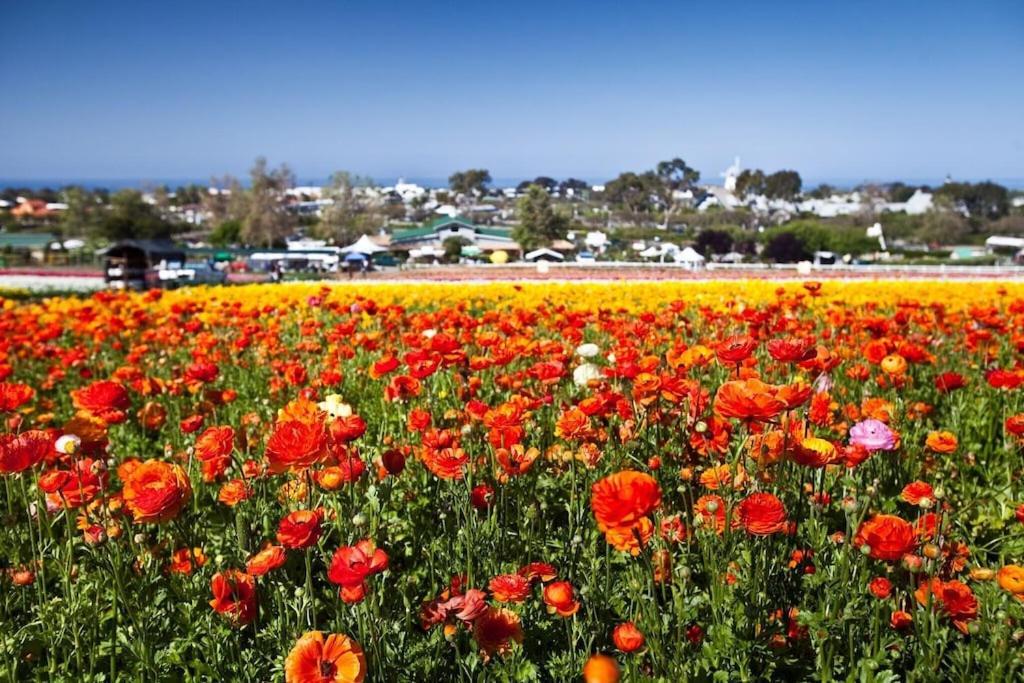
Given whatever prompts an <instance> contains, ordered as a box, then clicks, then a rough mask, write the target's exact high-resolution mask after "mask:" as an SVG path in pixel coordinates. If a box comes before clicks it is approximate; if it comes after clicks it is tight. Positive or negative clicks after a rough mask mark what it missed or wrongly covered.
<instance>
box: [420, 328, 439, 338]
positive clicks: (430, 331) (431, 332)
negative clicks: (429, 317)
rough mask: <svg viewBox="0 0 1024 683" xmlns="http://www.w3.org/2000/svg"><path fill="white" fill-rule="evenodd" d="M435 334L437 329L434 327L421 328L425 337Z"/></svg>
mask: <svg viewBox="0 0 1024 683" xmlns="http://www.w3.org/2000/svg"><path fill="white" fill-rule="evenodd" d="M435 334H437V330H435V329H429V330H423V336H424V337H426V338H427V339H430V338H432V337H433V336H434V335H435Z"/></svg>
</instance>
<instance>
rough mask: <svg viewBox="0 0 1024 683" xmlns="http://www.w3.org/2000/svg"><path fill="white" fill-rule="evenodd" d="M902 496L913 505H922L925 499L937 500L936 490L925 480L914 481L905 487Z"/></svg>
mask: <svg viewBox="0 0 1024 683" xmlns="http://www.w3.org/2000/svg"><path fill="white" fill-rule="evenodd" d="M900 498H902V499H903V500H904V501H906V502H908V503H910V504H911V505H920V504H921V501H923V500H926V499H927V500H931V501H934V500H935V492H934V491H933V490H932V486H931V484H929V483H927V482H924V481H912V482H910V483H909V484H907V485H906V486H904V487H903V491H901V492H900Z"/></svg>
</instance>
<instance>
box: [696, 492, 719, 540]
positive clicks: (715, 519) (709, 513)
mask: <svg viewBox="0 0 1024 683" xmlns="http://www.w3.org/2000/svg"><path fill="white" fill-rule="evenodd" d="M693 513H694V514H695V515H697V516H698V518H699V519H700V521H701V523H702V525H703V526H705V527H709V528H711V529H714V530H715V533H719V534H720V533H722V532H724V531H725V500H723V498H722V497H721V496H718V495H709V496H701V497H700V498H698V499H697V501H696V502H695V503H694V504H693Z"/></svg>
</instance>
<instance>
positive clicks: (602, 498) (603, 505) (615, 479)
mask: <svg viewBox="0 0 1024 683" xmlns="http://www.w3.org/2000/svg"><path fill="white" fill-rule="evenodd" d="M590 492H591V496H590V509H591V510H592V511H593V512H594V519H596V520H597V527H598V528H599V529H600V530H601V531H608V530H609V529H620V528H629V527H631V526H633V525H634V524H636V523H637V522H639V521H640V519H641V518H642V517H646V516H647V515H649V514H650V513H651V512H652V511H653V510H654V509H655V508H656V507H658V505H660V504H661V487H660V486H658V482H657V481H656V480H655V479H654V477H652V476H651V475H649V474H644V473H643V472H637V471H634V470H623V471H621V472H616V473H615V474H609V475H608V476H607V477H605V478H603V479H601V480H600V481H598V482H596V483H595V484H594V485H593V486H592V487H591V490H590Z"/></svg>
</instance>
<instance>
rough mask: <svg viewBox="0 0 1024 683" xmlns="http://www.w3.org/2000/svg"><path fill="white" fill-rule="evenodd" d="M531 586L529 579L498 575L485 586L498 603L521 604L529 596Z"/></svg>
mask: <svg viewBox="0 0 1024 683" xmlns="http://www.w3.org/2000/svg"><path fill="white" fill-rule="evenodd" d="M531 586H532V584H531V583H530V579H528V578H527V577H525V576H523V575H522V574H500V575H498V576H495V577H494V578H493V579H491V581H490V583H489V584H487V588H488V589H490V591H491V595H493V596H494V599H495V600H496V601H498V602H522V601H523V600H526V598H528V597H529V596H530V588H531Z"/></svg>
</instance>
